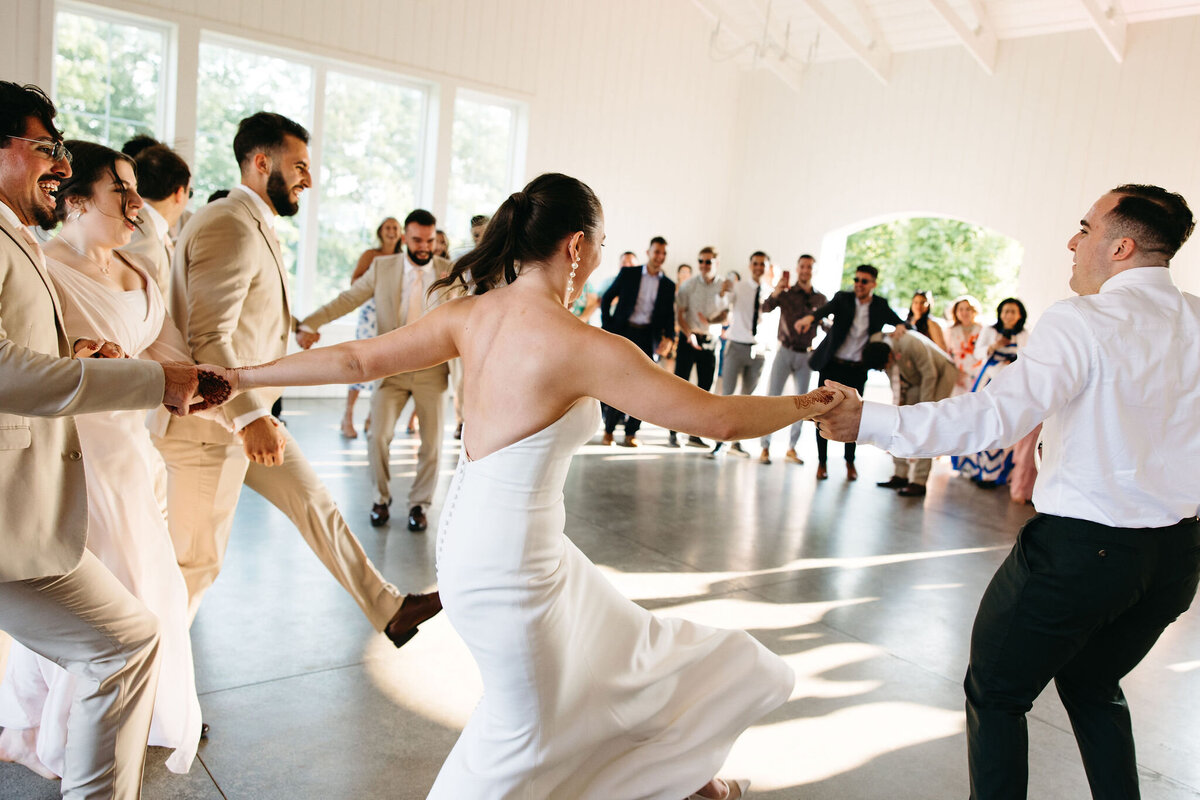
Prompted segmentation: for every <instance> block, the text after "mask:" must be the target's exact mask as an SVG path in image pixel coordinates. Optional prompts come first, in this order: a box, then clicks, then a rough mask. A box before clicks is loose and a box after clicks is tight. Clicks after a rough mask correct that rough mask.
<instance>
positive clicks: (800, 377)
mask: <svg viewBox="0 0 1200 800" xmlns="http://www.w3.org/2000/svg"><path fill="white" fill-rule="evenodd" d="M810 356H812V353H811V352H810V351H807V350H806V351H804V352H803V353H800V352H797V351H796V350H792V349H790V348H787V347H780V348H779V352H778V353H776V354H775V361H774V363H772V364H771V377H770V383H769V384H768V386H767V394H769V395H770V396H771V397H779V396H780V395H781V394H783V387H784V386H786V385H787V379H788V377H789V376H791V378H792V388H793V389H794V390H795V392H796V394H804V393H805V392H807V391H808V384H809V382H810V381H811V380H812V367H810V366H809V365H808V359H809V357H810ZM800 425H801V421H800V420H797V421H796V422H793V423H792V427H791V428H789V429H788V449H789V450H795V449H796V442H798V441H800ZM773 435H774V434H770V433H768V434H767V435H766V436H764V437H762V449H763V450H770V449H771V437H772V436H773Z"/></svg>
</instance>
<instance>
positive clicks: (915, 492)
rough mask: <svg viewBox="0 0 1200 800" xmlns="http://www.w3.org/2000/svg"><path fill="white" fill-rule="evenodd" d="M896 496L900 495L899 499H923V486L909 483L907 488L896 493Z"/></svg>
mask: <svg viewBox="0 0 1200 800" xmlns="http://www.w3.org/2000/svg"><path fill="white" fill-rule="evenodd" d="M896 494H898V495H900V496H901V497H924V496H925V484H923V483H910V484H908V485H907V486H905V487H903V488H902V489H900V491H898V492H896Z"/></svg>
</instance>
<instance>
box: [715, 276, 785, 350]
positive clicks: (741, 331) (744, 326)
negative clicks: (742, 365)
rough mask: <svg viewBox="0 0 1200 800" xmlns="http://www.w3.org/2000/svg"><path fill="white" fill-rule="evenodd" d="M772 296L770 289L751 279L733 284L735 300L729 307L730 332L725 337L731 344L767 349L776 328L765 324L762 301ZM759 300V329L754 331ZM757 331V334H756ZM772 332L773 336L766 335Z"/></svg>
mask: <svg viewBox="0 0 1200 800" xmlns="http://www.w3.org/2000/svg"><path fill="white" fill-rule="evenodd" d="M770 294H771V289H770V287H767V286H763V285H761V284H758V283H755V282H754V281H753V280H751V279H750V278H746V279H744V280H740V281H737V282H736V283H734V284H733V300H732V301H731V302H730V305H729V330H728V331H726V333H725V335H726V336H727V337H728V338H729V341H731V342H737V343H738V344H749V345H758V346H759V347H760V348H762V349H766V348H767V347H768V345H769V344H770V343H771V340H772V339H773V338H774V330H775V327H774V326H773V325H772V324H770V323H764V322H763V316H765V315H764V314H763V313H762V301H763V300H766V299H767V297H768V296H769V295H770ZM756 296H757V298H758V307H759V308H758V327H757V328H756V329H754V327H753V324H754V305H755V297H756ZM772 319H773V318H772ZM755 330H756V331H757V332H755ZM768 332H771V334H772V335H769V336H768V335H766V334H767V333H768Z"/></svg>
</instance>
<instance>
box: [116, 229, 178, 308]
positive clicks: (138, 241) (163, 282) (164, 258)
mask: <svg viewBox="0 0 1200 800" xmlns="http://www.w3.org/2000/svg"><path fill="white" fill-rule="evenodd" d="M173 248H174V246H173V245H170V244H168V241H167V240H165V239H160V238H158V230H157V229H156V228H155V227H154V221H153V220H152V219H150V215H149V214H147V213H146V210H145V209H144V208H141V209H138V216H137V229H136V230H135V231H134V232H133V238H132V239H130V240H129V244H127V245H125V246H124V247H122V248H121V252H122V253H129V254H130V255H135V256H139V257H140V258H141V259H142V261H143V263H144V266H146V267H147V268H148V269H149V270H150V276H151V277H152V278H154V282H155V283H157V284H158V290H159V291H160V292H162V296H163V297H164V298H167V297H168V296H169V295H168V293H167V286H168V284H169V283H170V278H171V252H172V250H173Z"/></svg>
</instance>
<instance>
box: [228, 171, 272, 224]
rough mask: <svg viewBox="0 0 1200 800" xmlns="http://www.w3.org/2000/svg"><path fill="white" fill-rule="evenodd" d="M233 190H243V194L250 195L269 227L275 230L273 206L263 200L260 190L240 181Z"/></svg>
mask: <svg viewBox="0 0 1200 800" xmlns="http://www.w3.org/2000/svg"><path fill="white" fill-rule="evenodd" d="M231 192H241V193H242V194H245V195H248V196H249V197H250V201H251V202H252V203H254V207H255V208H257V209H258V211H259V213H260V214H262V217H263V219H264V220H266V223H267V227H269V228H270V229H271V230H275V212H274V211H272V210H271V207H270V206H269V205H267V201H266V200H263V199H262V197H261V196H260V195H259V193H258V192H256V191H254V190H253V189H251V188H250V187H249V186H247V185H246V184H244V183H239V184H238V185H237V186H235V187H233V189H232V190H231Z"/></svg>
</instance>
